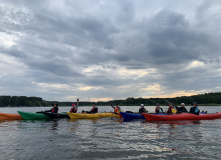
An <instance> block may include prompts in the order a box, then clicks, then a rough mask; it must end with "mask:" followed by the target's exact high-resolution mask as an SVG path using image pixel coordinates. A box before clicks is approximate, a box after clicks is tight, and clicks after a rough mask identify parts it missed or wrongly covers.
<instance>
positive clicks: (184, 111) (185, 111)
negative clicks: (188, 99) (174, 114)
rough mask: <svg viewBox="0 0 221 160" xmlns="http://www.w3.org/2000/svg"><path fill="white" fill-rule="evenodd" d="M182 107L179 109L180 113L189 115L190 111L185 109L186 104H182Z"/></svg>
mask: <svg viewBox="0 0 221 160" xmlns="http://www.w3.org/2000/svg"><path fill="white" fill-rule="evenodd" d="M180 105H181V107H179V108H178V113H188V111H187V110H186V108H185V103H181V104H180Z"/></svg>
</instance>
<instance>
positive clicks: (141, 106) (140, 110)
mask: <svg viewBox="0 0 221 160" xmlns="http://www.w3.org/2000/svg"><path fill="white" fill-rule="evenodd" d="M138 113H139V114H141V113H148V111H147V110H146V109H145V108H144V104H141V105H140V109H139V112H138Z"/></svg>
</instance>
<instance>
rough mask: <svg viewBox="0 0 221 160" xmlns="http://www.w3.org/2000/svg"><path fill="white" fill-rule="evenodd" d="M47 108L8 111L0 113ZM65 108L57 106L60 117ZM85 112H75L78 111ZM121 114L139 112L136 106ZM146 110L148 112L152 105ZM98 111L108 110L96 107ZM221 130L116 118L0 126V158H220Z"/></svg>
mask: <svg viewBox="0 0 221 160" xmlns="http://www.w3.org/2000/svg"><path fill="white" fill-rule="evenodd" d="M50 108H51V107H47V108H43V107H30V108H27V107H22V108H10V107H9V108H0V112H4V113H16V112H17V111H18V110H21V111H28V112H36V111H41V110H46V109H50ZM70 108H71V107H60V109H59V112H66V111H69V110H70ZM90 108H91V107H79V111H81V110H82V109H83V110H89V109H90ZM163 108H164V109H166V108H167V107H163ZM203 108H204V110H207V111H208V112H209V113H214V112H217V111H221V107H219V106H208V107H203ZM122 109H123V110H124V111H126V110H130V111H138V109H139V107H136V106H131V107H122ZM146 109H147V110H148V111H149V112H153V111H154V106H151V107H146ZM187 109H189V107H187ZM200 109H201V110H202V107H200ZM102 111H113V109H112V108H111V107H99V112H102ZM220 125H221V120H210V121H195V122H193V121H184V122H172V123H171V122H157V123H156V122H154V123H150V122H145V121H144V120H135V121H130V122H123V120H122V119H120V118H103V119H94V120H72V119H56V120H14V121H0V142H1V143H0V159H1V160H2V159H16V160H17V159H32V160H35V159H49V160H50V159H51V160H52V159H53V160H56V159H80V160H84V159H85V160H87V159H96V160H102V159H110V160H116V159H125V160H126V159H219V158H220V156H221V153H220V150H221V136H220V133H221V129H220Z"/></svg>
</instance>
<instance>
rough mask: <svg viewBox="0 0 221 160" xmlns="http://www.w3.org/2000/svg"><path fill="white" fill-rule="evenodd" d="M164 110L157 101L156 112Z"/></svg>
mask: <svg viewBox="0 0 221 160" xmlns="http://www.w3.org/2000/svg"><path fill="white" fill-rule="evenodd" d="M162 112H163V108H161V107H160V104H159V103H157V104H156V108H155V113H162Z"/></svg>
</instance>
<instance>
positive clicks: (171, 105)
mask: <svg viewBox="0 0 221 160" xmlns="http://www.w3.org/2000/svg"><path fill="white" fill-rule="evenodd" d="M176 113H177V109H176V107H174V106H173V104H172V103H169V108H168V110H167V114H176Z"/></svg>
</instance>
